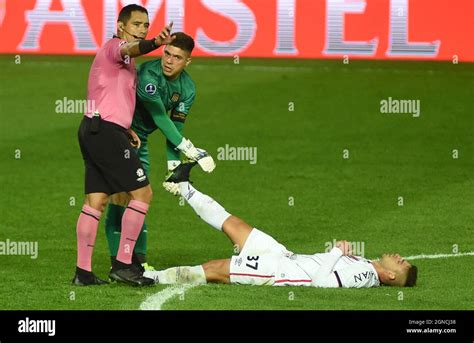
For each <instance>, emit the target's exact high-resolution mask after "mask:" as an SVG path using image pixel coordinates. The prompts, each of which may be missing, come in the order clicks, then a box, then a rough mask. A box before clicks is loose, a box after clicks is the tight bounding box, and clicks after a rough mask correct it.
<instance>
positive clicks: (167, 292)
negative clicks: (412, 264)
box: [140, 251, 474, 310]
mask: <svg viewBox="0 0 474 343" xmlns="http://www.w3.org/2000/svg"><path fill="white" fill-rule="evenodd" d="M461 256H474V251H469V252H460V253H457V254H432V255H426V254H421V255H413V256H408V257H404V259H405V260H422V259H435V258H448V257H461ZM196 286H197V285H173V286H169V287H168V288H165V289H164V290H162V291H160V292H158V293H156V294H153V295H151V296H149V297H148V298H146V299H145V301H143V302H142V303H141V304H140V310H161V307H162V306H163V305H164V304H165V303H166V302H167V301H168V300H170V299H171V298H173V297H175V296H177V295H181V294H184V293H186V291H187V290H189V289H191V288H193V287H196Z"/></svg>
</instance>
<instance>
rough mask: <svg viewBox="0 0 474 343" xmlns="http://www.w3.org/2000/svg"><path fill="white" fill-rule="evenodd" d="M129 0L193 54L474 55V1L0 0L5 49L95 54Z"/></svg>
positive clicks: (155, 26) (442, 57) (441, 57)
mask: <svg viewBox="0 0 474 343" xmlns="http://www.w3.org/2000/svg"><path fill="white" fill-rule="evenodd" d="M129 3H138V4H140V5H143V6H145V7H146V8H147V9H148V12H149V18H150V23H151V27H150V32H149V35H148V37H152V36H154V35H156V34H158V33H159V31H160V29H161V28H162V27H163V26H164V24H165V22H169V21H171V20H173V22H174V31H185V32H187V33H188V34H190V35H192V36H193V37H194V38H195V40H196V49H195V51H194V53H193V54H194V55H195V56H235V55H239V56H241V57H245V56H247V57H294V58H340V57H341V56H346V55H347V56H350V57H360V58H365V59H425V60H453V59H457V60H459V61H474V19H473V18H474V0H456V1H453V0H142V1H130V0H0V41H1V45H0V53H22V54H23V53H32V54H94V53H95V51H96V50H97V48H98V47H100V46H101V45H102V44H103V43H104V42H105V40H106V39H108V38H110V37H111V36H112V34H114V33H115V28H116V20H117V16H118V12H119V10H120V8H121V7H123V6H125V5H127V4H129Z"/></svg>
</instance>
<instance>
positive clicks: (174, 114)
mask: <svg viewBox="0 0 474 343" xmlns="http://www.w3.org/2000/svg"><path fill="white" fill-rule="evenodd" d="M170 118H171V120H172V121H177V122H180V123H184V121H185V120H186V115H185V114H184V113H181V112H178V111H174V110H173V111H171V115H170Z"/></svg>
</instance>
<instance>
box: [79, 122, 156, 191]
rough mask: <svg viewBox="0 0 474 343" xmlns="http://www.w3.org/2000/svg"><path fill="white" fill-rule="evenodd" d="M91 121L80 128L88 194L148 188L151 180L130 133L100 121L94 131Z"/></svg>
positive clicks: (80, 141) (82, 123)
mask: <svg viewBox="0 0 474 343" xmlns="http://www.w3.org/2000/svg"><path fill="white" fill-rule="evenodd" d="M91 124H92V119H90V118H88V117H86V116H84V119H83V120H82V122H81V125H80V126H79V132H78V137H79V145H80V147H81V152H82V157H83V158H84V165H85V169H86V172H85V194H89V193H107V194H114V193H120V192H130V191H133V190H136V189H139V188H142V187H145V186H147V185H149V181H148V177H147V175H146V174H145V171H144V170H143V166H142V164H141V162H140V159H139V158H138V155H137V153H136V151H135V149H134V148H133V147H132V145H131V143H130V140H129V137H128V133H127V130H125V129H124V128H123V127H121V126H120V125H117V124H114V123H112V122H109V121H105V120H102V119H100V125H99V129H98V132H96V133H93V132H91Z"/></svg>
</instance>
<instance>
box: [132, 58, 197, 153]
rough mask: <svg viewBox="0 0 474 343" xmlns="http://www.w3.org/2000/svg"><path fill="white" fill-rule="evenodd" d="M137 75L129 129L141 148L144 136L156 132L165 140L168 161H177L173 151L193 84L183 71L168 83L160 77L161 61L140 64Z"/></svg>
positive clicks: (189, 105) (177, 142)
mask: <svg viewBox="0 0 474 343" xmlns="http://www.w3.org/2000/svg"><path fill="white" fill-rule="evenodd" d="M137 74H138V85H137V92H136V105H135V113H134V116H133V122H132V129H133V130H134V131H135V132H136V133H137V135H138V136H139V137H140V139H141V141H142V144H144V145H146V143H147V140H148V139H147V138H148V135H149V134H151V133H152V132H154V131H155V130H156V129H160V131H161V132H162V133H163V134H164V135H165V137H166V138H167V140H168V141H167V157H168V160H179V151H176V150H175V149H174V148H175V147H176V146H177V145H179V143H181V140H182V139H183V135H182V129H183V126H184V121H185V119H186V116H187V115H188V114H189V110H190V109H191V106H192V105H193V102H194V98H195V94H196V93H195V86H194V81H193V80H192V79H191V77H190V76H189V74H188V73H187V72H186V71H185V70H183V71H182V72H181V74H180V76H179V77H178V78H176V79H175V80H172V81H170V80H168V79H167V78H166V77H165V75H164V74H163V71H162V68H161V59H156V60H153V61H148V62H145V63H143V64H141V65H140V66H139V67H138V69H137ZM168 113H169V115H168ZM144 148H147V147H146V146H144Z"/></svg>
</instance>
